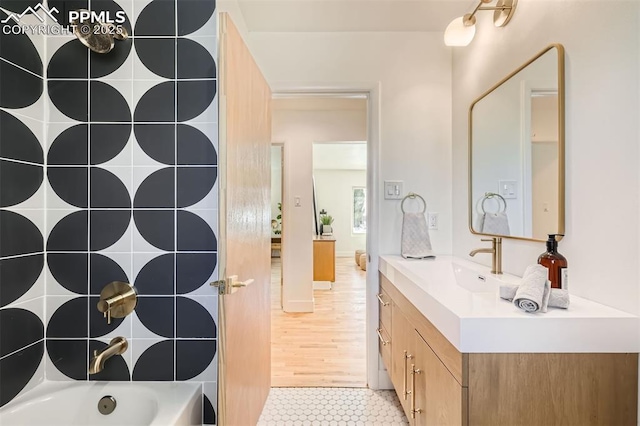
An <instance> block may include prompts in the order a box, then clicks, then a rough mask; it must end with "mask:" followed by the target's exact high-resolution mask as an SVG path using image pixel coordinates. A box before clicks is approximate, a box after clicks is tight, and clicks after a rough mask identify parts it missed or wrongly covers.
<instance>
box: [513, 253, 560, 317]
mask: <svg viewBox="0 0 640 426" xmlns="http://www.w3.org/2000/svg"><path fill="white" fill-rule="evenodd" d="M548 274H549V271H548V270H547V268H545V267H544V266H542V265H530V266H528V267H527V269H526V270H525V271H524V276H523V277H522V284H520V286H519V287H518V290H517V291H516V294H515V296H514V297H513V304H514V305H516V306H517V307H518V308H520V309H522V310H523V311H525V312H528V313H535V312H547V306H548V304H549V295H550V293H551V283H550V282H549V280H548V279H547V276H548Z"/></svg>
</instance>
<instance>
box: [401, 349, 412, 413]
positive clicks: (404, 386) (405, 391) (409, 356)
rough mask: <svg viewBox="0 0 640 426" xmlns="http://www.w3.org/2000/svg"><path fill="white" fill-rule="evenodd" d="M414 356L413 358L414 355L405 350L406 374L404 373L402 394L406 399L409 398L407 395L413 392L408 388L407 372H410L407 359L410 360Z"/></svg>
mask: <svg viewBox="0 0 640 426" xmlns="http://www.w3.org/2000/svg"><path fill="white" fill-rule="evenodd" d="M412 358H413V355H411V354H410V353H409V352H407V351H404V374H403V375H402V395H403V397H404V400H405V401H406V400H407V395H409V394H411V391H408V390H407V373H408V371H407V370H408V369H407V360H410V359H412Z"/></svg>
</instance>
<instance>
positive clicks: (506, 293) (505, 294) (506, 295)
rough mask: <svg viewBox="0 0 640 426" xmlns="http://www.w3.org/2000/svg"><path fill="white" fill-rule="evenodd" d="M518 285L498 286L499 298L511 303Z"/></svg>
mask: <svg viewBox="0 0 640 426" xmlns="http://www.w3.org/2000/svg"><path fill="white" fill-rule="evenodd" d="M518 287H520V286H519V285H518V284H503V285H501V286H500V297H501V298H502V299H505V300H508V301H509V302H513V298H514V297H516V292H517V291H518Z"/></svg>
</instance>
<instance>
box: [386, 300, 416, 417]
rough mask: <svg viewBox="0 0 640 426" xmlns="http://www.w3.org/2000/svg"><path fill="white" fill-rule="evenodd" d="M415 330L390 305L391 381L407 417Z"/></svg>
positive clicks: (396, 307) (402, 315)
mask: <svg viewBox="0 0 640 426" xmlns="http://www.w3.org/2000/svg"><path fill="white" fill-rule="evenodd" d="M415 332H416V331H415V329H414V328H413V326H412V325H411V323H410V322H409V320H407V317H405V316H404V314H403V313H402V311H401V310H400V308H398V306H397V305H395V304H394V303H392V305H391V340H392V341H393V344H392V345H391V351H392V352H391V381H392V382H393V386H394V387H395V388H396V392H397V394H398V398H399V399H400V402H401V403H402V408H404V411H405V413H406V414H407V417H409V414H410V411H409V401H410V398H409V395H408V393H407V392H408V390H409V378H410V377H409V371H410V370H409V369H410V368H411V362H412V360H413V358H414V354H413V345H414V337H413V335H414V333H415Z"/></svg>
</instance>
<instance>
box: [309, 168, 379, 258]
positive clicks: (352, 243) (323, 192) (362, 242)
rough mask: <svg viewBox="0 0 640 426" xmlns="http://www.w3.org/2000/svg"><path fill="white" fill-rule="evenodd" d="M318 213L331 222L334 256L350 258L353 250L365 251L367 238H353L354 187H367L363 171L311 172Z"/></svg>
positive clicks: (365, 175) (359, 235)
mask: <svg viewBox="0 0 640 426" xmlns="http://www.w3.org/2000/svg"><path fill="white" fill-rule="evenodd" d="M313 175H314V177H315V180H316V200H317V202H318V209H325V210H326V211H327V212H328V213H329V214H330V215H331V216H333V218H334V222H333V225H332V228H333V237H334V238H335V239H336V256H339V257H340V256H342V257H353V255H354V253H355V251H356V250H365V248H366V244H367V238H366V234H353V233H352V224H353V187H357V186H359V187H366V186H367V171H366V170H318V169H314V171H313Z"/></svg>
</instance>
